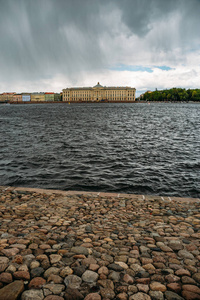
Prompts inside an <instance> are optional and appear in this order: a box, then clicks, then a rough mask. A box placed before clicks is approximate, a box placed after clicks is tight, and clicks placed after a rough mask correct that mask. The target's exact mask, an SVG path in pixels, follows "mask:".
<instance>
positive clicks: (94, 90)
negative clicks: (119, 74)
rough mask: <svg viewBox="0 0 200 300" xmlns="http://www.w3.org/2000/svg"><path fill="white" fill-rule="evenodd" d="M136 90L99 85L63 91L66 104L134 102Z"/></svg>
mask: <svg viewBox="0 0 200 300" xmlns="http://www.w3.org/2000/svg"><path fill="white" fill-rule="evenodd" d="M135 91H136V89H135V88H131V87H128V86H126V87H106V86H102V85H100V84H99V82H98V83H97V85H95V86H94V87H78V88H76V87H72V88H66V89H63V101H64V102H104V101H105V102H106V101H107V102H134V101H135Z"/></svg>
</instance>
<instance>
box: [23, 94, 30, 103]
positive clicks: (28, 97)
mask: <svg viewBox="0 0 200 300" xmlns="http://www.w3.org/2000/svg"><path fill="white" fill-rule="evenodd" d="M30 101H31V94H30V93H22V102H30Z"/></svg>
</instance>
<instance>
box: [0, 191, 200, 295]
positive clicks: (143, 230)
mask: <svg viewBox="0 0 200 300" xmlns="http://www.w3.org/2000/svg"><path fill="white" fill-rule="evenodd" d="M15 299H22V300H43V299H44V300H64V299H65V300H79V299H85V300H100V299H102V300H107V299H119V300H149V299H155V300H162V299H167V300H181V299H187V300H195V299H200V200H199V199H190V198H174V197H160V196H143V195H125V194H124V195H123V194H108V193H107V194H106V193H89V192H87V193H86V192H66V191H54V190H41V189H33V188H32V189H28V188H14V187H0V300H15Z"/></svg>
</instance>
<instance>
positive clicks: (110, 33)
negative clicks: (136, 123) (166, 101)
mask: <svg viewBox="0 0 200 300" xmlns="http://www.w3.org/2000/svg"><path fill="white" fill-rule="evenodd" d="M199 14H200V0H0V93H2V92H40V91H44V92H47V91H49V92H50V91H53V92H61V91H62V89H63V88H67V87H74V86H77V87H78V86H81V87H82V86H94V85H96V84H97V82H100V84H101V85H103V86H131V87H134V88H136V96H139V95H140V94H141V93H144V92H145V91H147V90H151V91H154V90H155V89H158V90H161V89H169V88H172V87H181V88H186V89H188V88H199V87H200V17H199Z"/></svg>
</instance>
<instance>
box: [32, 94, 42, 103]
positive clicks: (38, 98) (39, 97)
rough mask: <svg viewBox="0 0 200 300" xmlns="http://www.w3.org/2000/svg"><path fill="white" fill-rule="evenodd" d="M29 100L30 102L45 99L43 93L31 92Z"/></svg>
mask: <svg viewBox="0 0 200 300" xmlns="http://www.w3.org/2000/svg"><path fill="white" fill-rule="evenodd" d="M31 101H32V102H44V101H45V93H32V94H31Z"/></svg>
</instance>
